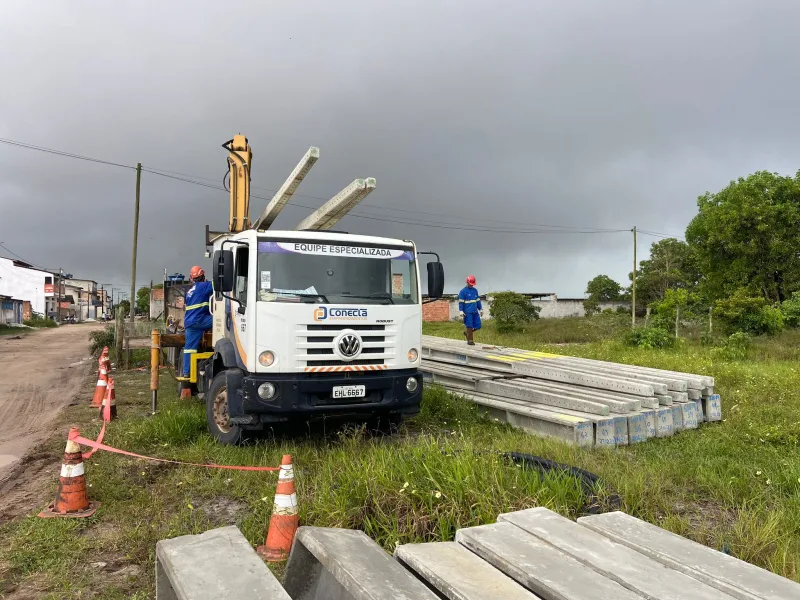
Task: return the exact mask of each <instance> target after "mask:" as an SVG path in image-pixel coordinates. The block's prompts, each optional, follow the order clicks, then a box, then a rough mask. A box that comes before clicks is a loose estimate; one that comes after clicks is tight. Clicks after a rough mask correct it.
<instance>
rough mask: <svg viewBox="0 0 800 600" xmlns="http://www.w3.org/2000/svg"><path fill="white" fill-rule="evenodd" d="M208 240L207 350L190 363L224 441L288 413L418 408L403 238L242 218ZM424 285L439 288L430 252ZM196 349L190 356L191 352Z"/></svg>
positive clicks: (416, 339) (413, 259)
mask: <svg viewBox="0 0 800 600" xmlns="http://www.w3.org/2000/svg"><path fill="white" fill-rule="evenodd" d="M208 241H209V242H210V243H211V246H212V251H211V256H212V269H211V270H212V280H213V285H214V298H213V302H212V306H211V308H212V314H213V320H214V324H213V330H212V334H213V335H212V343H213V351H211V352H208V353H207V354H205V355H203V358H202V359H201V360H199V361H198V364H197V386H198V393H199V396H200V397H201V398H202V399H204V400H205V402H206V416H207V419H208V425H209V430H210V431H211V433H212V435H213V436H214V437H215V438H216V439H217V440H218V441H220V442H222V443H228V444H233V443H237V442H239V441H240V440H241V438H242V436H243V434H244V433H245V432H246V431H248V430H259V429H263V428H264V427H265V426H269V425H271V424H275V423H280V422H286V421H290V420H295V419H296V420H310V419H317V418H323V417H332V416H341V417H345V416H347V417H355V418H357V419H362V418H369V417H372V416H380V417H384V418H386V419H388V420H389V421H393V422H399V421H401V420H402V419H404V418H406V417H409V416H413V415H415V414H417V413H418V412H419V407H420V401H421V397H422V376H421V374H420V371H419V366H420V354H421V350H422V293H421V289H420V279H419V254H420V253H418V252H417V249H416V247H415V245H414V243H413V242H411V241H409V240H398V239H391V238H383V237H372V236H363V235H351V234H347V233H339V232H334V231H329V230H322V231H273V230H267V231H262V230H256V229H249V230H245V231H241V232H238V233H224V234H218V235H217V236H216V237H215V238H214V239H213V240H212V239H209V240H208ZM427 275H428V277H427V280H428V281H427V283H428V296H429V297H431V298H437V297H440V296H441V294H442V291H443V287H444V275H443V268H442V265H441V263H440V262H439V261H438V256H437V257H436V260H435V261H429V262H427ZM198 358H199V357H198Z"/></svg>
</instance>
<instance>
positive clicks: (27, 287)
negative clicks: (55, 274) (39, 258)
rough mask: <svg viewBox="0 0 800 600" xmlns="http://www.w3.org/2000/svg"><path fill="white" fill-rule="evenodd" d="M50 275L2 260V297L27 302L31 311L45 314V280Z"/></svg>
mask: <svg viewBox="0 0 800 600" xmlns="http://www.w3.org/2000/svg"><path fill="white" fill-rule="evenodd" d="M45 277H52V275H51V274H50V273H45V272H44V271H37V270H36V269H26V268H24V267H18V266H16V265H15V264H14V262H13V261H11V260H9V259H7V258H0V296H9V297H11V298H14V299H15V300H27V301H28V302H30V303H31V310H33V312H35V313H40V314H45V304H44V279H45Z"/></svg>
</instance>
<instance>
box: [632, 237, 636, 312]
mask: <svg viewBox="0 0 800 600" xmlns="http://www.w3.org/2000/svg"><path fill="white" fill-rule="evenodd" d="M631 327H636V225H634V226H633V282H632V285H631Z"/></svg>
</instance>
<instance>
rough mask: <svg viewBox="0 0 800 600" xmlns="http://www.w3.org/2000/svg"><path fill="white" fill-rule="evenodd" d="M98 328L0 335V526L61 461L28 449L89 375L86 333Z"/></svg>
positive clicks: (33, 495)
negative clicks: (54, 465)
mask: <svg viewBox="0 0 800 600" xmlns="http://www.w3.org/2000/svg"><path fill="white" fill-rule="evenodd" d="M100 328H102V324H99V323H98V324H94V323H86V324H81V325H65V326H62V327H58V328H54V329H42V330H30V329H21V330H20V333H19V336H2V337H0V523H2V522H4V521H6V520H8V519H11V518H13V517H15V516H17V515H18V514H20V511H22V512H25V510H26V509H29V508H30V507H29V501H30V500H33V499H34V498H36V499H37V500H38V497H39V495H40V493H39V491H40V490H39V487H40V486H41V485H42V483H43V482H47V481H49V477H42V475H43V474H44V472H46V471H47V470H48V469H50V470H51V471H52V468H51V467H52V466H53V464H54V463H58V462H59V461H60V457H59V456H58V455H55V456H53V455H51V454H49V453H44V452H40V453H36V452H33V453H30V450H31V449H32V448H34V446H36V444H38V443H40V442H41V441H42V440H44V439H46V438H47V437H48V436H49V435H50V434H51V433H52V432H53V427H54V425H53V421H54V419H55V418H56V416H57V415H58V414H59V411H61V409H63V408H64V407H65V406H67V405H68V404H69V403H70V402H72V401H74V400H75V397H76V396H77V395H78V394H79V393H80V392H82V391H83V390H84V389H85V388H84V386H85V384H86V382H87V378H89V377H92V373H93V369H94V366H95V365H94V362H93V361H91V360H90V359H89V333H90V332H91V331H93V330H95V329H100ZM56 466H57V465H56Z"/></svg>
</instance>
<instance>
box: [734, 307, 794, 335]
mask: <svg viewBox="0 0 800 600" xmlns="http://www.w3.org/2000/svg"><path fill="white" fill-rule="evenodd" d="M783 326H784V317H783V313H782V312H781V309H780V308H778V307H776V306H763V307H761V310H759V311H758V312H757V313H755V314H751V315H747V316H746V317H745V319H744V327H743V328H742V330H743V331H744V332H746V333H751V334H753V335H759V334H766V335H774V334H776V333H778V332H779V331H780V330H781V329H783Z"/></svg>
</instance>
